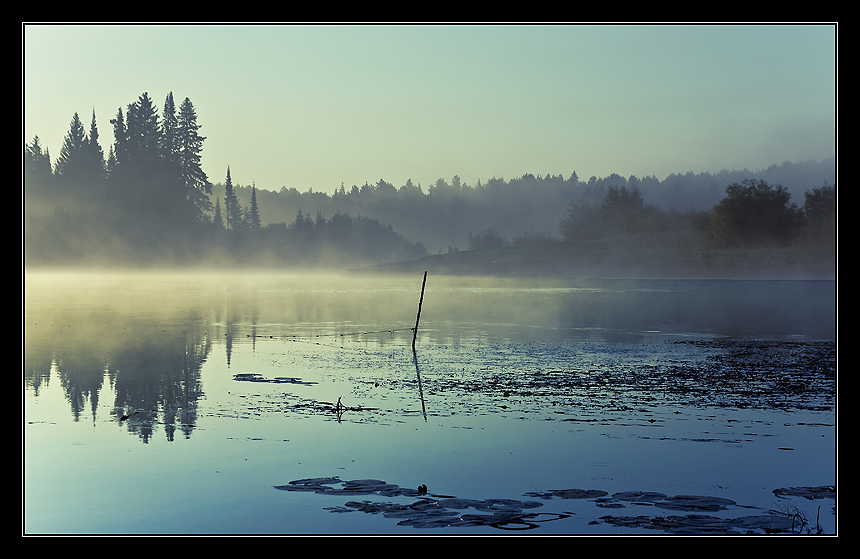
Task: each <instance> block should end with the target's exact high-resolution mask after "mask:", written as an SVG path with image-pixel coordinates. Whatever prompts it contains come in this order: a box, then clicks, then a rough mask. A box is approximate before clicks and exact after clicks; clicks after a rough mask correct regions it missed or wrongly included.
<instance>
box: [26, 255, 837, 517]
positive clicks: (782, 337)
mask: <svg viewBox="0 0 860 559" xmlns="http://www.w3.org/2000/svg"><path fill="white" fill-rule="evenodd" d="M421 280H422V278H421V277H398V278H381V277H371V276H360V275H350V274H333V275H287V274H268V273H262V274H251V273H248V274H240V273H235V274H203V273H127V274H120V273H102V274H97V273H47V272H39V273H27V274H26V276H25V285H24V287H25V291H24V296H25V300H24V390H23V402H24V406H23V413H24V418H23V419H24V421H23V441H24V472H23V474H24V475H23V479H24V483H23V509H24V510H23V516H24V518H23V524H24V528H23V529H24V532H25V533H29V534H38V533H99V534H102V533H104V534H113V533H119V534H123V533H146V534H150V533H181V534H201V533H242V534H244V533H288V534H290V533H292V534H304V533H314V534H316V533H386V534H416V533H418V534H428V533H433V534H438V533H452V534H464V533H499V529H498V527H492V526H484V527H476V528H468V529H467V528H429V529H428V530H430V531H429V532H428V531H426V530H422V529H418V528H414V527H411V526H401V525H398V521H397V520H396V519H391V518H389V517H385V516H384V515H382V514H369V513H366V512H359V511H353V512H338V511H341V510H343V509H342V507H344V504H345V502H346V501H347V498H345V497H338V496H335V495H320V494H317V493H312V492H292V491H282V490H277V489H275V487H276V486H281V485H284V484H289V483H290V482H291V481H293V480H301V479H307V478H321V477H331V476H337V477H339V478H340V479H342V480H362V479H379V480H385V481H387V482H388V483H390V484H396V485H399V486H401V487H405V488H416V487H418V486H419V485H421V484H425V485H426V486H427V487H428V489H429V492H430V493H431V494H437V495H444V496H456V497H459V498H468V499H491V498H492V499H496V498H499V499H501V498H504V499H519V500H526V499H528V498H529V497H524V495H526V494H529V493H530V494H532V495H537V494H543V493H545V492H547V491H550V490H554V489H566V488H580V489H596V490H603V491H606V492H607V493H608V495H610V496H611V495H613V494H614V493H617V492H620V491H659V492H662V493H665V494H667V495H689V494H693V495H712V496H717V497H724V498H730V499H733V500H734V501H736V502H737V503H739V504H742V505H744V506H748V507H758V509H761V510H764V509H773V508H774V507H775V506H779V507H784V506H786V505H787V504H790V505H792V506H797V507H801V508H803V510H804V511H805V512H806V513H807V514H808V515H809V516H810V517H811V518H812V520H813V523H814V522H815V518H816V515H819V518H818V522H819V523H820V525H821V526H823V527H824V528H825V531H827V532H828V533H833V531H834V530H835V514H834V512H833V506H834V505H833V500H832V499H825V500H820V499H816V500H814V501H812V500H807V499H802V498H801V499H797V498H795V499H789V500H777V499H776V498H775V497H774V495H773V493H772V491H773V490H774V489H777V488H780V487H794V486H821V485H832V484H835V481H836V479H835V472H836V468H835V464H836V438H835V435H836V418H835V398H831V397H829V396H828V397H821V396H815V397H812V396H807V393H808V391H807V392H803V391H800V392H798V393H797V394H798V395H796V397H794V396H793V399H792V400H791V401H790V402H789V403H788V404H786V403H785V401H781V403H780V404H779V405H776V406H774V407H773V408H770V409H766V408H767V406H760V405H757V406H745V405H738V402H737V401H735V400H732V398H733V396H734V395H736V394H737V390H735V389H732V390H729V391H725V393H721V396H720V397H719V398H718V397H716V396H714V395H713V394H716V393H718V392H720V391H719V390H717V391H715V392H714V393H713V394H710V395H708V394H705V395H702V396H699V397H697V399H691V398H690V397H688V396H687V395H684V393H682V392H679V391H677V390H674V389H673V390H671V391H669V392H667V389H666V385H667V381H666V379H667V378H671V379H674V378H675V377H672V376H666V375H671V374H673V373H674V372H675V371H677V370H679V368H683V369H685V370H686V369H690V370H708V367H712V363H713V361H712V360H713V359H715V358H721V356H724V355H725V349H724V347H723V346H721V345H719V343H722V342H724V341H726V340H733V341H735V340H761V341H768V342H779V343H792V344H795V343H811V342H819V341H824V342H835V339H836V320H835V317H836V292H835V284H834V282H801V281H613V280H591V281H586V280H534V281H530V282H527V283H522V282H518V281H515V280H502V279H488V278H448V277H435V276H433V274H432V271H431V273H430V275H429V277H428V280H427V287H426V292H425V296H424V302H423V306H422V311H421V320H420V328H419V332H418V336H417V339H416V343H415V351H414V352H413V349H412V341H413V334H412V330H411V328H412V327H413V326H414V325H415V320H416V312H417V308H418V300H419V295H420V290H421ZM717 342H719V343H717ZM715 344H716V345H715ZM774 351H775V350H773V351H771V352H770V353H768V355H769V356H773V355H782V354H783V353H784V352H783V353H774ZM780 351H782V350H780ZM771 358H772V357H768V359H771ZM780 359H782V358H780ZM786 362H788V361H786ZM771 363H772V361H771ZM771 368H773V367H771ZM777 368H778V367H777ZM833 368H834V369H835V365H833ZM786 371H787V372H786V373H785V374H786V376H787V377H788V376H790V371H789V370H788V369H786ZM646 372H647V375H646V376H648V379H646V380H645V381H643V382H638V381H637V382H635V383H628V381H629V378H631V377H632V376H636V375H645V374H646ZM554 375H555V376H554ZM560 375H562V376H563V377H564V380H563V382H561V381H558V382H557V381H556V380H554V379H555V378H556V377H558V378H561V376H560ZM619 375H620V376H619ZM601 379H604V380H601ZM605 379H608V380H605ZM613 379H615V380H613ZM788 380H790V379H788ZM788 380H786V382H788ZM617 381H620V382H617ZM673 382H674V381H673ZM621 385H624V386H625V388H624V389H623V390H622V389H620V388H619V386H621ZM834 385H835V381H834ZM808 398H813V399H814V404H815V405H812V404H811V402H812V401H811V400H809V399H808ZM822 398H823V400H822ZM726 399H729V400H732V401H731V402H729V403H726V402H725V400H726ZM338 401H340V402H341V407H337V402H338ZM757 401H759V400H757ZM761 401H764V400H761ZM822 401H824V403H825V404H827V405H823V406H822V405H821V403H822ZM125 416H127V417H125ZM789 427H791V428H789ZM357 498H358V499H359V500H367V499H380V500H383V501H385V500H386V499H382V498H380V497H379V496H378V495H371V496H363V497H357ZM401 498H402V497H401ZM532 499H534V497H532ZM388 500H391V499H388ZM395 500H396V499H395ZM409 501H410V500H409V499H407V500H406V501H405V502H409ZM602 504H605V503H601V502H600V501H595V500H594V499H591V500H587V499H581V500H566V499H565V500H558V499H545V500H544V501H542V505H543V506H542V507H541V508H540V511H542V512H546V513H549V512H553V513H564V518H562V519H557V520H553V521H552V522H546V523H541V524H540V527H539V528H537V529H536V531H533V532H530V533H537V532H539V533H574V534H576V533H642V532H644V533H653V531H648V530H644V529H637V528H619V527H617V526H615V525H611V524H608V523H606V522H603V521H600V518H601V517H602V516H604V515H606V514H622V513H618V510H620V509H607V508H601V507H600V506H599V505H602ZM615 504H618V503H617V502H616V503H615ZM339 507H340V508H339ZM634 508H635V509H636V510H632V511H631V510H629V507H628V509H627V510H626V512H623V514H628V515H635V514H658V513H660V511H656V512H655V511H654V510H653V508H654V507H651V509H652V510H647V511H645V512H642V510H644V507H638V508H637V507H634ZM661 514H666V511H663V512H662V513H661ZM716 514H724V515H725V514H736V515H737V514H740V512H738V511H737V510H735V511H734V512H732V511H729V512H720V513H716ZM743 514H749V513H748V512H743Z"/></svg>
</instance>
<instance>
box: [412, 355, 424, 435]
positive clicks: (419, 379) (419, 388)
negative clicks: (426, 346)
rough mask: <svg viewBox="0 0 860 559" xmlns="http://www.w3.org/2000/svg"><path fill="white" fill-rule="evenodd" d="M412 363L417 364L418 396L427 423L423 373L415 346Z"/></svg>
mask: <svg viewBox="0 0 860 559" xmlns="http://www.w3.org/2000/svg"><path fill="white" fill-rule="evenodd" d="M412 362H413V363H415V375H416V376H417V377H418V396H419V397H420V398H421V413H422V414H423V415H424V421H427V410H426V409H424V389H423V388H422V386H421V371H419V370H418V354H417V353H416V352H415V346H412Z"/></svg>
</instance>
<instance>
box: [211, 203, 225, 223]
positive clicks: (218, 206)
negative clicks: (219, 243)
mask: <svg viewBox="0 0 860 559" xmlns="http://www.w3.org/2000/svg"><path fill="white" fill-rule="evenodd" d="M212 223H213V224H214V225H215V228H216V229H218V230H219V231H220V230H222V229H224V218H222V217H221V199H220V198H215V215H214V216H213V217H212Z"/></svg>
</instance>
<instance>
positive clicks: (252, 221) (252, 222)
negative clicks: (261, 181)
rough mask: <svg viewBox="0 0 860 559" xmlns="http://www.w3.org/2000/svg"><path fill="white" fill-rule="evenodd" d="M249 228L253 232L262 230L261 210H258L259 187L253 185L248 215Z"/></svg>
mask: <svg viewBox="0 0 860 559" xmlns="http://www.w3.org/2000/svg"><path fill="white" fill-rule="evenodd" d="M247 218H248V226H249V227H250V228H251V230H252V231H258V230H259V229H260V210H259V209H258V208H257V187H256V185H251V207H250V209H249V210H248V214H247Z"/></svg>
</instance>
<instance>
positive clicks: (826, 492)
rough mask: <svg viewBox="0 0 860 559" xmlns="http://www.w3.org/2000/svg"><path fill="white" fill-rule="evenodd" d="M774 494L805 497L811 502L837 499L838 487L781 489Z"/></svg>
mask: <svg viewBox="0 0 860 559" xmlns="http://www.w3.org/2000/svg"><path fill="white" fill-rule="evenodd" d="M773 494H774V495H776V496H777V497H788V496H791V497H804V498H806V499H809V500H814V499H835V498H836V486H835V485H822V486H818V487H781V488H779V489H774V490H773Z"/></svg>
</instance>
